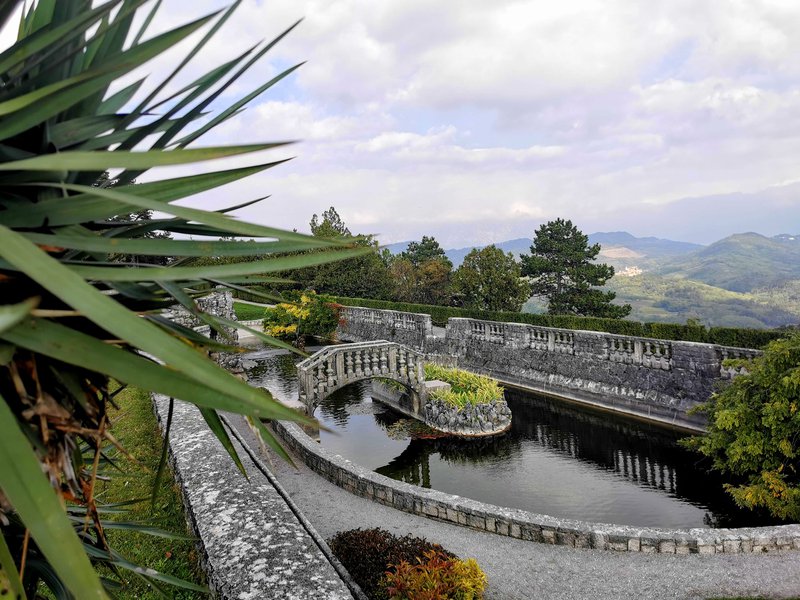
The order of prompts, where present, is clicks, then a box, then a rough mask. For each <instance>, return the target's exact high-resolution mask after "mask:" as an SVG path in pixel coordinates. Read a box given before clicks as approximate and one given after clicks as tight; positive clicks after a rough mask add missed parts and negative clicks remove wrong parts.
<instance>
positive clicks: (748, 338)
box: [334, 297, 786, 348]
mask: <svg viewBox="0 0 800 600" xmlns="http://www.w3.org/2000/svg"><path fill="white" fill-rule="evenodd" d="M334 298H335V300H336V302H338V303H339V304H343V305H345V306H363V307H364V308H378V309H382V310H398V311H402V312H413V313H421V314H427V315H430V316H431V321H432V322H433V324H434V325H438V326H440V327H444V326H445V325H447V320H448V319H449V318H451V317H463V318H469V319H481V320H484V321H500V322H504V323H525V324H527V325H538V326H540V327H558V328H561V329H580V330H584V331H603V332H606V333H614V334H618V335H632V336H638V337H647V338H656V339H662V340H675V341H685V342H703V343H707V344H719V345H722V346H733V347H737V348H763V347H764V346H766V345H767V344H768V343H769V342H771V341H772V340H776V339H778V338H781V337H785V335H786V333H785V332H782V331H780V330H776V329H745V328H737V327H710V328H709V327H705V326H703V325H681V324H679V323H641V322H639V321H627V320H625V319H602V318H599V317H579V316H576V315H545V314H533V313H519V312H500V311H489V310H474V309H468V308H458V307H454V306H433V305H427V304H410V303H406V302H390V301H387V300H372V299H369V298H342V297H334Z"/></svg>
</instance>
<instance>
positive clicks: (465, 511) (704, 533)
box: [272, 421, 800, 554]
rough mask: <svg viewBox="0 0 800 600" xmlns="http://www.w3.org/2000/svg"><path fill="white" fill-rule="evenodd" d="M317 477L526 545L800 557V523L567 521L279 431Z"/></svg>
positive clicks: (292, 428) (289, 426) (286, 427)
mask: <svg viewBox="0 0 800 600" xmlns="http://www.w3.org/2000/svg"><path fill="white" fill-rule="evenodd" d="M272 426H273V428H274V429H275V431H276V432H277V433H278V435H279V436H280V437H281V438H282V439H283V440H284V442H285V443H286V445H287V446H288V447H289V448H290V449H291V450H292V451H293V452H294V453H295V454H296V455H297V456H299V457H300V458H302V460H303V461H304V462H305V463H306V465H308V467H309V468H311V469H312V470H313V471H315V472H316V473H318V474H320V475H322V476H323V477H325V478H326V479H327V480H328V481H330V482H332V483H334V484H336V485H338V486H339V487H341V488H343V489H345V490H347V491H349V492H351V493H352V494H355V495H357V496H361V497H363V498H368V499H370V500H372V501H374V502H377V503H379V504H383V505H386V506H391V507H393V508H396V509H398V510H402V511H405V512H408V513H412V514H416V515H421V516H424V517H428V518H431V519H436V520H439V521H446V522H449V523H453V524H456V525H462V526H465V527H470V528H472V529H478V530H483V531H488V532H490V533H495V534H498V535H506V536H510V537H514V538H518V539H522V540H528V541H532V542H540V543H545V544H554V545H562V546H570V547H574V548H596V549H601V550H615V551H620V552H643V553H662V554H695V553H699V554H739V553H760V552H776V551H785V550H800V524H792V525H778V526H774V527H749V528H740V529H702V528H694V529H657V528H649V527H632V526H626V525H611V524H605V523H591V522H586V521H577V520H571V519H559V518H556V517H551V516H548V515H540V514H536V513H531V512H528V511H524V510H519V509H512V508H503V507H500V506H495V505H492V504H486V503H483V502H478V501H476V500H470V499H469V498H463V497H461V496H455V495H453V494H446V493H444V492H439V491H436V490H429V489H425V488H420V487H417V486H415V485H411V484H408V483H403V482H401V481H395V480H393V479H390V478H388V477H385V476H384V475H380V474H378V473H375V472H373V471H370V470H368V469H365V468H364V467H361V466H359V465H357V464H355V463H353V462H351V461H349V460H347V459H345V458H342V457H341V456H339V455H338V454H333V453H331V452H329V451H327V450H326V449H325V448H323V447H322V446H320V445H319V444H318V443H317V442H315V441H314V440H312V439H311V438H310V437H309V436H308V435H306V433H305V432H304V431H303V430H302V429H301V428H300V427H299V426H297V425H296V424H294V423H289V422H284V421H276V422H273V424H272Z"/></svg>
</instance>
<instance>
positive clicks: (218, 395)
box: [0, 0, 363, 599]
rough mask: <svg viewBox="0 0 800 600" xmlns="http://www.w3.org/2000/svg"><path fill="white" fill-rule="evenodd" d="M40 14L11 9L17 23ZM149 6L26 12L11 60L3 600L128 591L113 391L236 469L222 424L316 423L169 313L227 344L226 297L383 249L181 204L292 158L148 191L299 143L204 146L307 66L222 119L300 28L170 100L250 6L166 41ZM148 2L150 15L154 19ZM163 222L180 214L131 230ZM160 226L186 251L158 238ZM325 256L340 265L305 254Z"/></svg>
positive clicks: (0, 554)
mask: <svg viewBox="0 0 800 600" xmlns="http://www.w3.org/2000/svg"><path fill="white" fill-rule="evenodd" d="M20 4H21V2H19V1H17V2H15V1H6V2H2V3H0V23H3V24H6V23H7V22H8V21H9V19H11V18H12V15H14V14H15V11H16V9H18V8H19V6H20ZM146 4H147V3H146V1H145V0H109V1H108V2H106V3H103V4H100V5H97V6H93V2H91V1H90V0H38V2H36V3H35V4H34V3H31V5H29V6H23V8H22V16H21V19H20V22H19V30H18V41H17V42H16V43H15V44H14V45H13V46H12V47H11V48H8V49H7V50H5V51H4V52H2V53H1V54H0V528H2V533H3V535H2V536H0V594H2V593H10V594H11V597H14V598H17V597H22V598H24V597H25V596H26V594H27V595H28V596H29V597H31V596H33V595H35V594H37V591H36V590H37V586H38V585H41V582H44V584H45V585H47V586H48V587H49V588H50V589H51V592H52V593H54V594H56V595H57V596H59V597H70V596H71V597H77V598H81V599H86V598H104V597H106V595H107V587H108V586H111V585H112V582H111V581H110V580H108V579H102V580H101V577H100V576H99V575H98V573H97V571H96V570H95V569H94V568H93V565H92V563H93V562H94V563H96V562H102V563H105V564H107V565H110V566H111V567H112V570H111V572H112V573H113V570H114V568H117V567H122V568H134V567H132V566H131V565H129V564H127V563H126V562H125V561H124V559H123V558H122V557H120V556H118V555H117V554H116V553H115V552H114V551H113V550H112V549H110V548H109V547H108V544H107V543H106V540H105V537H104V535H103V521H102V519H101V514H102V513H103V512H104V509H103V508H102V507H99V506H98V502H97V500H96V498H95V496H94V486H95V482H96V480H97V476H98V473H99V472H100V470H101V469H102V468H103V466H104V464H106V462H107V461H106V455H105V451H104V448H106V447H107V445H108V444H114V443H115V439H114V437H113V433H112V431H111V428H110V423H109V419H108V416H107V407H108V405H109V403H111V402H113V397H112V396H113V394H112V393H111V392H110V391H109V390H110V385H109V384H110V382H111V383H113V385H114V386H116V385H117V382H118V383H120V384H123V385H135V386H138V387H140V388H143V389H145V390H150V391H153V392H159V393H163V394H166V395H168V396H170V397H172V398H179V399H183V400H187V401H190V402H193V403H194V404H196V405H197V406H198V407H199V408H200V410H201V412H202V414H203V416H204V417H205V419H206V421H207V422H208V424H209V426H210V427H211V429H212V430H213V431H214V433H215V434H216V435H217V437H218V438H219V439H220V441H221V442H222V443H223V445H224V446H225V447H226V448H227V449H228V450H229V452H231V453H232V455H233V456H234V457H235V452H234V450H233V445H232V444H231V441H230V439H229V438H228V435H227V433H226V432H225V429H224V428H223V426H222V423H221V421H220V418H219V416H218V413H217V411H232V412H236V413H240V414H244V415H247V416H248V417H250V418H252V419H253V421H254V422H255V423H260V421H259V419H261V418H271V419H292V420H299V419H301V417H300V416H299V415H298V414H297V413H295V412H294V411H291V410H289V409H287V408H285V407H283V406H282V405H281V404H279V403H277V402H275V401H274V400H273V399H272V398H271V397H270V396H269V395H268V394H267V393H266V392H264V391H263V390H259V389H254V388H251V387H249V386H248V385H247V384H246V383H244V382H242V381H240V380H239V379H237V378H235V377H233V376H232V375H230V374H229V373H227V372H226V371H224V370H223V369H221V368H220V367H218V366H217V365H216V364H215V363H213V362H212V361H211V360H210V359H209V358H208V356H207V354H208V352H209V351H211V350H220V349H228V350H230V348H226V347H225V346H224V345H223V344H220V343H218V342H212V341H211V340H210V339H208V338H205V337H202V336H199V335H197V334H195V333H194V332H192V331H190V330H187V329H185V328H182V327H179V326H177V325H176V324H174V323H172V322H170V321H169V320H167V319H164V318H163V317H161V316H160V315H159V311H160V310H161V309H163V308H164V307H167V306H169V305H173V304H175V303H179V304H181V305H183V306H184V307H186V308H187V309H188V310H190V311H192V312H193V313H195V314H197V316H198V317H199V318H201V319H202V320H203V321H205V322H206V323H208V324H209V325H210V326H211V327H212V328H215V329H218V330H220V331H223V330H222V328H223V327H224V326H226V325H230V323H229V322H226V321H225V320H224V319H221V318H217V317H214V316H212V315H206V314H202V313H200V312H199V311H198V309H197V307H196V305H195V302H194V300H195V298H196V297H198V296H199V295H202V294H204V293H207V292H208V290H209V289H210V288H212V287H214V286H227V287H230V288H234V289H237V288H238V287H239V286H241V285H243V284H248V283H254V282H256V283H265V282H269V281H270V278H271V277H275V275H274V274H275V273H278V272H280V271H282V270H285V269H295V268H300V267H306V266H310V265H315V264H322V263H324V262H329V261H332V260H337V259H342V258H346V257H350V256H354V255H357V254H361V253H363V250H360V249H352V248H347V247H344V246H343V245H342V243H341V242H336V241H329V240H323V239H320V238H315V237H311V236H305V235H301V234H298V233H293V232H287V231H282V230H278V229H274V228H271V227H267V226H263V225H256V224H252V223H244V222H241V221H238V220H236V219H235V218H233V217H232V216H230V214H229V213H230V212H232V211H234V210H235V209H237V208H240V207H242V206H245V205H247V204H252V203H253V202H257V201H258V200H257V199H241V200H242V201H241V202H240V203H239V204H238V205H236V206H228V207H220V209H219V210H217V211H215V212H214V211H206V210H199V209H194V208H188V207H186V206H183V205H177V204H176V201H178V200H182V199H184V198H187V197H190V196H192V195H193V194H197V193H200V192H204V191H207V190H211V189H215V188H218V187H220V186H222V185H224V184H226V183H229V182H233V181H236V180H239V179H242V178H243V177H246V176H248V175H252V174H255V173H259V172H261V171H264V170H266V169H269V168H271V167H273V166H275V165H277V164H279V163H280V162H281V161H280V160H272V161H271V162H262V163H260V164H256V165H253V166H247V167H240V168H235V169H228V170H213V169H212V168H208V169H207V170H206V171H204V172H202V173H200V174H197V175H191V176H186V177H179V178H173V179H160V180H158V179H154V178H151V177H150V176H149V174H148V175H145V176H144V177H143V175H144V174H145V173H146V172H147V170H148V169H150V168H151V167H156V166H162V165H179V164H186V163H192V162H196V161H201V160H210V159H216V158H222V157H229V156H236V155H247V154H250V153H254V152H259V151H263V150H267V149H270V148H274V147H276V146H280V145H281V143H274V142H273V143H258V144H251V145H238V146H225V147H194V146H193V144H194V142H195V141H196V140H197V139H198V138H200V137H201V136H202V135H203V134H205V133H206V132H208V131H209V130H211V129H213V128H214V127H215V126H217V125H219V124H220V123H222V122H224V121H226V120H227V119H229V118H231V117H233V116H235V115H236V114H237V113H238V112H239V111H241V110H242V109H244V108H245V106H246V105H247V104H248V103H249V102H250V101H251V100H253V99H254V98H256V97H257V96H259V95H260V94H262V93H263V92H264V91H266V90H267V89H268V88H269V87H270V86H272V85H274V84H275V83H277V82H278V81H280V80H281V79H282V78H283V77H285V76H286V75H288V74H289V73H291V72H292V71H293V70H294V69H295V68H297V67H292V68H290V69H287V70H286V71H284V72H282V73H280V74H279V75H277V76H276V77H274V78H272V79H271V80H269V81H267V82H265V83H263V84H261V85H259V86H258V87H257V88H256V89H254V90H253V91H252V92H250V93H248V94H246V95H245V96H244V97H242V98H241V99H239V100H237V101H236V102H234V103H233V104H231V105H230V106H229V107H227V108H226V109H224V110H222V111H220V112H218V113H215V114H209V107H210V106H211V105H212V103H215V101H217V100H218V99H219V98H220V96H221V95H222V94H223V93H224V92H225V91H226V90H228V89H229V87H230V86H231V84H232V83H234V82H235V81H237V80H238V79H239V78H240V77H241V76H242V75H243V74H244V73H245V72H247V70H248V69H249V68H250V67H251V66H252V65H253V64H255V63H256V61H258V60H259V59H260V58H261V57H262V56H263V55H264V54H265V53H266V52H267V51H268V50H269V49H270V48H271V47H272V46H273V45H274V44H275V43H276V42H277V41H279V40H280V39H281V38H282V37H283V36H284V35H286V33H288V31H289V30H290V29H291V27H290V28H289V30H287V31H286V32H284V33H283V34H281V35H280V36H278V38H277V39H275V40H273V41H270V42H269V43H264V44H259V45H256V46H255V47H252V48H249V49H246V50H244V51H243V52H242V53H241V54H240V55H239V56H238V57H236V58H234V59H233V60H230V61H228V62H225V63H224V64H221V65H219V66H217V67H216V68H214V69H212V70H210V71H208V72H207V73H206V74H205V75H203V76H201V77H199V78H197V79H195V80H194V81H192V82H191V83H189V84H188V85H186V86H185V87H183V88H181V89H179V90H178V91H177V92H175V93H172V94H169V95H166V94H165V92H164V90H165V89H166V86H167V85H168V84H169V83H170V82H172V81H174V80H175V77H176V76H177V75H178V74H179V73H180V72H181V70H182V69H183V68H184V66H185V65H186V64H187V63H188V62H189V61H190V60H191V59H192V58H193V57H194V56H195V55H196V53H197V52H198V51H199V50H200V49H201V48H202V47H203V46H204V45H205V44H206V43H207V42H208V41H209V39H210V38H211V37H212V36H213V35H214V34H215V33H216V32H217V31H218V29H219V28H220V27H221V26H222V24H223V23H224V22H225V21H226V20H228V19H229V17H230V16H231V14H232V13H233V11H234V9H235V8H236V5H238V2H236V3H234V5H232V6H231V7H230V8H229V9H227V10H225V11H221V12H219V13H215V14H212V15H210V16H206V17H203V18H201V19H198V20H196V21H194V22H192V23H189V24H187V25H184V26H182V27H178V28H176V29H172V30H170V31H167V32H166V33H162V34H159V35H156V36H153V37H148V35H147V33H146V29H147V28H148V26H149V25H150V23H151V22H152V21H153V19H154V18H156V17H155V15H156V9H157V8H158V4H159V3H158V2H156V3H155V6H154V7H146V6H145V5H146ZM143 8H144V9H145V10H146V12H145V13H144V14H143V17H144V18H143V19H135V17H136V15H137V13H139V11H141V10H143ZM139 22H141V23H142V24H141V26H140V27H136V28H135V27H134V23H139ZM203 31H205V34H202V32H203ZM195 32H198V36H200V35H201V34H202V37H201V38H200V41H199V42H198V43H197V44H196V46H195V47H194V48H193V49H192V50H191V51H190V52H189V53H188V55H187V56H185V57H184V58H183V59H182V60H181V62H180V64H178V65H177V66H176V67H175V69H174V70H173V71H172V72H171V73H170V74H169V75H168V76H167V77H166V78H164V79H163V81H160V82H159V83H158V84H157V85H155V86H153V87H152V91H151V92H149V93H147V94H146V95H144V97H140V90H141V89H142V81H137V82H135V83H131V84H128V85H125V86H121V87H120V89H118V90H116V91H113V92H110V91H109V88H110V86H111V85H112V83H113V82H115V81H116V80H118V79H119V78H121V77H122V76H124V75H126V74H127V73H129V72H130V71H132V70H133V69H135V68H137V67H139V66H140V65H142V64H144V63H146V62H147V61H149V60H151V59H153V58H155V57H157V56H159V55H160V54H162V53H163V52H165V51H167V50H168V49H170V48H172V47H174V46H175V45H176V44H177V43H179V42H180V41H182V40H184V39H185V38H187V36H189V35H191V34H193V33H195ZM109 170H110V171H109ZM107 172H110V173H111V177H108V176H105V175H104V174H106V173H107ZM134 179H138V181H139V183H136V184H135V185H134ZM143 210H150V211H157V213H158V214H160V215H164V216H162V217H159V218H156V219H153V220H146V221H142V220H130V219H129V218H128V215H130V214H131V213H136V212H139V211H143ZM153 231H162V232H167V233H170V234H173V235H174V236H175V237H176V239H169V238H166V237H163V236H162V237H153V236H149V237H146V236H145V234H147V233H149V232H153ZM189 235H191V236H192V239H188V236H189ZM223 236H225V237H226V240H225V241H219V238H220V237H223ZM231 236H233V237H234V238H238V237H246V238H248V239H249V238H254V239H255V240H256V241H238V240H234V241H229V238H230V237H231ZM177 238H181V239H177ZM196 238H200V240H208V241H198V239H196ZM258 240H263V241H258ZM319 248H328V249H329V251H327V252H311V253H307V252H306V253H303V252H302V251H305V250H310V249H319ZM253 254H259V255H263V259H261V260H257V261H249V262H244V263H241V264H236V263H233V264H224V265H217V266H212V267H196V266H195V267H192V266H187V265H186V264H185V262H186V260H187V258H189V257H196V256H241V255H253ZM111 256H114V257H115V258H114V260H111V259H110V258H109V257H111ZM120 256H129V257H134V258H133V259H132V260H135V257H141V256H168V257H173V258H172V259H171V260H170V261H169V264H168V265H167V266H156V265H153V264H145V263H143V262H142V263H137V262H119V257H120ZM150 262H151V261H148V263H150ZM254 333H256V334H258V335H261V336H263V335H264V334H261V333H260V332H254ZM262 435H264V436H269V434H268V432H267V431H266V430H263V431H262ZM272 441H273V443H274V440H272ZM232 464H233V463H232ZM239 466H241V465H240V464H239ZM232 468H235V467H232ZM21 571H23V572H22V573H21ZM143 573H144V574H145V575H147V576H149V575H151V573H149V572H146V571H144V572H143ZM112 579H113V577H112ZM104 584H105V586H106V587H104Z"/></svg>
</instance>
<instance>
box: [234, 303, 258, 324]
mask: <svg viewBox="0 0 800 600" xmlns="http://www.w3.org/2000/svg"><path fill="white" fill-rule="evenodd" d="M265 308H266V307H265V306H255V305H253V304H243V303H242V302H234V303H233V311H234V312H235V313H236V318H237V319H239V320H240V321H252V320H254V319H263V318H264V309H265Z"/></svg>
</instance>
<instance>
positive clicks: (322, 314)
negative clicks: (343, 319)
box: [264, 291, 339, 347]
mask: <svg viewBox="0 0 800 600" xmlns="http://www.w3.org/2000/svg"><path fill="white" fill-rule="evenodd" d="M288 296H289V298H290V299H293V300H294V302H291V303H290V302H282V303H281V304H277V305H276V306H274V307H272V308H267V309H266V310H265V311H264V314H265V315H266V317H265V318H264V331H265V332H266V333H268V334H269V335H271V336H272V337H276V338H279V339H284V340H292V341H293V342H295V344H296V345H297V346H299V347H304V346H305V341H306V338H307V337H318V338H322V339H325V340H332V339H333V337H334V334H335V333H336V326H337V325H338V324H339V309H338V305H337V304H334V303H333V302H331V299H330V298H329V297H328V296H320V295H318V294H317V293H316V292H311V291H309V292H289V294H288Z"/></svg>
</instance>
